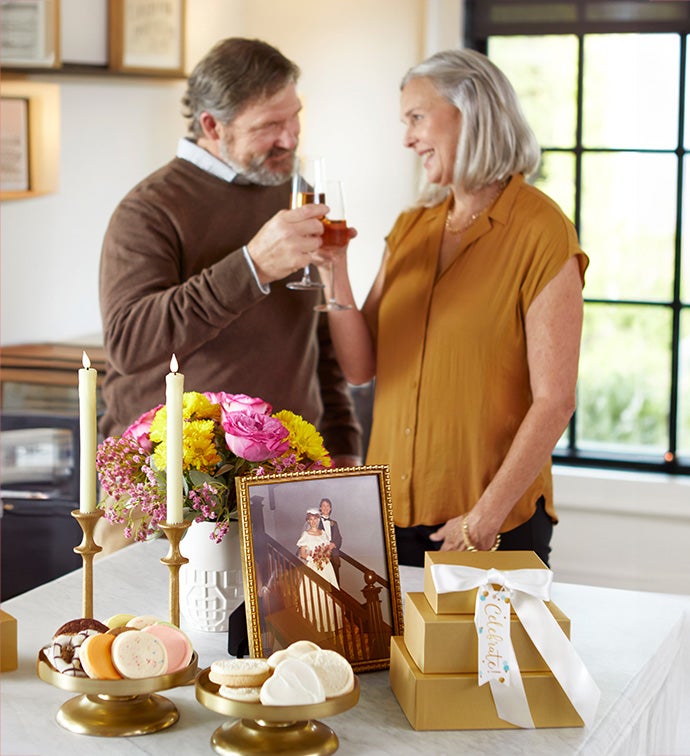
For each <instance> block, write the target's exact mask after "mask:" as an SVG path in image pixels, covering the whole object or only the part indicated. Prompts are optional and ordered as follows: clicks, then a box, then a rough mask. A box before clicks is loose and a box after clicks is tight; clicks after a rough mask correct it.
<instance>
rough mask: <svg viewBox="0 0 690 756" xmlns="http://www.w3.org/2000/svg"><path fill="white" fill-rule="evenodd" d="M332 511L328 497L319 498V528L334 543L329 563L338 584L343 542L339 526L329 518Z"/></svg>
mask: <svg viewBox="0 0 690 756" xmlns="http://www.w3.org/2000/svg"><path fill="white" fill-rule="evenodd" d="M332 511H333V505H332V504H331V500H330V499H321V503H320V504H319V512H320V514H321V518H320V519H319V530H323V531H324V532H325V533H326V535H327V536H328V539H329V540H330V542H331V543H333V544H335V548H334V549H333V551H332V552H331V564H332V565H333V570H334V572H335V577H336V579H337V580H338V585H340V547H341V545H342V543H343V537H342V536H341V535H340V528H339V527H338V523H337V522H336V521H335V520H332V519H331V512H332Z"/></svg>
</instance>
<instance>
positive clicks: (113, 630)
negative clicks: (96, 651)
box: [106, 625, 139, 635]
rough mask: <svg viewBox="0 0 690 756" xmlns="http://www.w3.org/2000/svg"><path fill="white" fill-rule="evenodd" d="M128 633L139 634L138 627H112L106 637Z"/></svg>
mask: <svg viewBox="0 0 690 756" xmlns="http://www.w3.org/2000/svg"><path fill="white" fill-rule="evenodd" d="M128 631H132V632H133V633H138V632H139V631H138V630H137V629H136V627H127V625H120V626H119V627H111V628H110V630H108V632H107V633H106V635H119V634H120V633H126V632H128Z"/></svg>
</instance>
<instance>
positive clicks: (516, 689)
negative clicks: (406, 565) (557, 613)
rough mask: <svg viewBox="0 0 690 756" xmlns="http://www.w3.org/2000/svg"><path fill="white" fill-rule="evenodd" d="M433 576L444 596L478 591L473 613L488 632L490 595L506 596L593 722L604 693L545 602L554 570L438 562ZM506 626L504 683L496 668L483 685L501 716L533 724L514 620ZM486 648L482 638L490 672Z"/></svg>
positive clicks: (502, 652) (561, 681)
mask: <svg viewBox="0 0 690 756" xmlns="http://www.w3.org/2000/svg"><path fill="white" fill-rule="evenodd" d="M431 577H432V579H433V581H434V585H435V586H436V591H437V593H439V594H441V593H452V592H455V591H469V590H472V589H473V588H477V589H478V590H477V599H476V602H475V615H474V616H475V625H476V626H477V630H478V633H479V632H483V631H486V630H487V627H488V628H489V630H490V629H491V628H490V623H491V617H489V619H488V620H487V612H486V609H485V607H483V606H482V604H483V603H484V602H485V601H486V599H487V597H490V598H491V600H493V599H495V598H498V599H499V600H500V596H501V595H504V596H507V598H509V599H510V602H511V603H512V605H513V607H514V609H515V613H516V614H517V616H518V618H519V620H520V622H521V623H522V626H523V627H524V628H525V630H526V632H527V634H528V635H529V637H530V638H531V640H532V643H534V645H535V646H536V648H537V651H539V653H540V654H541V655H542V657H543V659H544V661H545V662H546V664H547V665H548V666H549V668H550V669H551V672H552V673H553V675H554V677H555V678H556V680H558V682H559V684H560V686H561V687H562V688H563V690H564V691H565V694H566V695H567V696H568V698H569V699H570V702H571V703H572V705H573V707H574V708H575V710H576V711H577V713H578V714H579V715H580V717H581V718H582V720H583V722H584V723H585V725H586V726H587V727H591V726H592V724H593V722H594V717H595V715H596V711H597V707H598V705H599V699H600V697H601V691H600V690H599V688H598V687H597V684H596V683H595V682H594V680H593V678H592V676H591V675H590V674H589V672H588V671H587V668H586V667H585V665H584V664H583V662H582V660H581V659H580V657H579V656H578V655H577V652H576V651H575V649H574V648H573V646H572V644H571V643H570V641H569V640H568V638H567V636H566V635H565V633H564V632H563V631H562V630H561V628H560V626H559V624H558V622H557V621H556V619H555V618H554V616H553V615H552V614H551V612H550V611H549V610H548V609H547V608H546V606H545V605H544V601H549V600H550V596H551V583H552V581H553V572H551V570H505V571H503V572H501V571H500V570H496V569H493V568H492V569H489V570H479V569H477V568H476V567H466V566H463V565H452V564H433V565H431ZM493 585H499V586H501V589H500V591H499V592H498V593H497V592H496V591H495V590H494V589H493V587H492V586H493ZM508 620H509V618H508ZM487 622H488V623H489V624H488V625H487ZM480 628H481V631H480ZM506 630H507V632H506V635H505V636H503V637H501V638H500V639H498V640H497V641H496V643H497V648H498V651H499V654H498V655H503V657H504V661H505V665H506V668H504V672H505V673H506V674H504V675H503V682H501V675H500V672H499V671H497V670H496V669H495V668H492V669H490V670H489V671H488V673H487V674H485V675H484V676H483V677H484V679H482V680H481V681H480V685H482V684H484V683H485V682H487V681H488V682H489V684H490V686H491V693H492V695H493V697H494V703H495V704H496V712H497V713H498V716H499V717H500V718H501V719H504V720H505V721H506V722H510V723H511V724H514V725H517V726H518V727H534V721H533V719H532V715H531V713H530V710H529V705H528V703H527V696H526V694H525V689H524V685H523V683H522V676H521V674H520V668H519V667H518V663H517V659H516V658H515V650H514V648H513V644H512V641H511V640H510V621H508V622H507V623H506ZM482 648H483V650H484V653H486V643H484V645H483V646H482V641H480V659H479V662H480V671H481V670H482V669H484V670H486V667H487V665H486V656H484V658H482ZM489 666H491V665H489Z"/></svg>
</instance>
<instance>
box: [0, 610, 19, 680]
mask: <svg viewBox="0 0 690 756" xmlns="http://www.w3.org/2000/svg"><path fill="white" fill-rule="evenodd" d="M13 669H17V620H16V619H15V618H14V617H13V616H12V615H11V614H8V613H7V612H4V611H3V610H2V609H0V672H10V671H11V670H13Z"/></svg>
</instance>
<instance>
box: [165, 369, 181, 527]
mask: <svg viewBox="0 0 690 756" xmlns="http://www.w3.org/2000/svg"><path fill="white" fill-rule="evenodd" d="M177 369H178V365H177V358H176V357H175V355H174V354H173V356H172V359H171V360H170V372H169V373H168V375H167V376H166V377H165V406H166V410H167V415H168V424H167V433H166V447H167V459H166V489H167V499H166V502H167V512H166V518H167V521H168V522H169V523H171V524H175V523H180V522H182V490H183V489H182V396H183V394H184V375H182V373H178V372H177Z"/></svg>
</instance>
